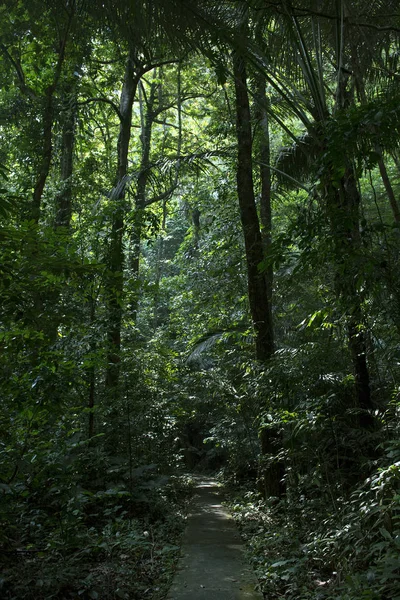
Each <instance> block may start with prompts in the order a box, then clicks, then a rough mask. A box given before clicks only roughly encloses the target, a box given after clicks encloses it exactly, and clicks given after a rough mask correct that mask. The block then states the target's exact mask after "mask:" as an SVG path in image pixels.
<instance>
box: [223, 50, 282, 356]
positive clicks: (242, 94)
mask: <svg viewBox="0 0 400 600" xmlns="http://www.w3.org/2000/svg"><path fill="white" fill-rule="evenodd" d="M233 72H234V77H235V93H236V135H237V141H238V165H237V192H238V199H239V207H240V218H241V222H242V229H243V235H244V243H245V249H246V262H247V282H248V295H249V304H250V311H251V317H252V320H253V327H254V331H255V337H256V357H257V359H259V360H261V361H266V360H268V359H269V358H270V357H271V356H272V354H273V352H274V340H273V328H272V320H271V310H270V303H269V300H268V291H267V285H266V280H265V277H264V275H263V273H262V272H261V271H260V265H261V263H262V261H263V257H264V253H263V244H262V238H261V232H260V223H259V219H258V214H257V207H256V202H255V196H254V185H253V164H252V132H251V119H250V106H249V98H248V92H247V75H246V67H245V62H244V59H243V57H241V56H240V55H238V54H237V53H235V55H234V58H233Z"/></svg>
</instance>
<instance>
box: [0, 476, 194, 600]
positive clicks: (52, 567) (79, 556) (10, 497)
mask: <svg viewBox="0 0 400 600" xmlns="http://www.w3.org/2000/svg"><path fill="white" fill-rule="evenodd" d="M148 467H150V468H145V469H140V468H139V469H137V470H136V479H135V483H136V486H135V491H134V493H131V492H129V491H128V490H126V489H123V487H122V486H116V487H108V488H107V489H104V490H98V491H97V492H93V491H90V490H88V489H83V488H82V487H81V486H77V487H75V488H74V487H73V486H71V485H70V481H66V482H65V487H64V489H60V487H57V488H56V487H53V488H52V487H49V488H48V489H47V490H43V489H41V490H36V493H35V494H32V493H30V498H29V502H27V501H26V490H24V489H23V486H21V485H16V486H4V485H3V486H2V490H1V491H2V497H1V505H0V507H1V513H2V531H1V538H2V539H1V541H2V546H3V548H4V550H3V552H2V556H3V560H2V563H3V564H2V575H1V578H0V595H1V598H4V600H16V599H18V600H20V599H27V600H28V599H31V600H50V599H53V598H54V599H55V598H57V599H63V600H64V599H65V600H67V599H72V598H73V599H76V598H82V600H88V599H91V600H93V599H94V600H95V599H99V600H114V599H120V598H121V599H124V598H125V599H128V598H129V599H130V600H144V599H145V598H149V599H150V598H151V599H153V600H156V599H157V598H162V597H164V596H165V593H166V590H167V589H168V586H169V585H170V582H171V577H172V575H173V572H174V567H175V564H176V561H177V558H178V555H179V541H180V535H181V533H182V530H183V527H184V523H185V507H186V503H187V500H188V498H189V496H190V490H191V484H190V480H189V479H187V478H185V477H173V476H172V477H169V478H166V477H160V476H157V475H155V474H154V469H153V468H151V465H149V466H148ZM153 467H155V465H153ZM10 507H12V512H13V515H10V514H9V513H8V512H7V508H8V509H9V508H10Z"/></svg>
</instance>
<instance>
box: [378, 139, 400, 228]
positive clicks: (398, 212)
mask: <svg viewBox="0 0 400 600" xmlns="http://www.w3.org/2000/svg"><path fill="white" fill-rule="evenodd" d="M377 152H379V155H380V158H379V160H378V167H379V172H380V174H381V177H382V181H383V185H384V186H385V190H386V193H387V195H388V198H389V202H390V206H391V209H392V212H393V217H394V220H395V221H396V223H400V209H399V205H398V202H397V198H396V196H395V194H394V191H393V187H392V184H391V181H390V178H389V175H388V172H387V169H386V165H385V163H384V160H383V156H382V152H381V150H380V148H379V147H377Z"/></svg>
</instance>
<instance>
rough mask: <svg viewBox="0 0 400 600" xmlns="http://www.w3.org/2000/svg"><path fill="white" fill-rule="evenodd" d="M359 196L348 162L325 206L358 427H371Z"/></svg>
mask: <svg viewBox="0 0 400 600" xmlns="http://www.w3.org/2000/svg"><path fill="white" fill-rule="evenodd" d="M359 206H360V195H359V191H358V187H357V181H356V179H355V176H354V172H353V168H352V166H350V165H347V167H346V171H345V174H344V176H343V178H342V180H341V183H340V188H339V189H335V188H331V189H330V192H328V193H327V208H328V216H329V219H330V226H331V231H332V236H333V239H334V243H335V256H336V267H337V274H336V284H335V287H336V293H337V296H338V300H339V302H340V304H341V305H342V309H343V311H344V312H345V313H346V314H347V333H348V343H349V350H350V355H351V359H352V364H353V371H354V377H355V384H356V385H355V391H356V399H357V407H358V408H359V409H360V416H359V425H360V427H363V428H366V429H371V428H373V427H374V418H373V416H372V414H371V410H372V409H373V408H374V406H373V402H372V399H371V389H370V377H369V370H368V362H367V347H366V341H365V334H364V330H363V316H362V315H363V311H362V306H361V305H362V299H361V297H360V292H359V290H358V289H357V280H358V274H359V261H360V256H361V254H362V247H361V236H360V229H359V220H360V216H359Z"/></svg>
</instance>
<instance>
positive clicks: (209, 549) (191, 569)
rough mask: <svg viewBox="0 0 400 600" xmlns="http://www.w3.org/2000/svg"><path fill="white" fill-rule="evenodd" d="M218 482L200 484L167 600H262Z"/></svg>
mask: <svg viewBox="0 0 400 600" xmlns="http://www.w3.org/2000/svg"><path fill="white" fill-rule="evenodd" d="M256 584H257V580H256V578H255V575H254V573H253V571H252V570H251V568H250V567H249V566H248V565H247V563H246V562H245V560H244V557H243V545H242V541H241V539H240V536H239V534H238V531H237V529H236V525H235V523H234V521H233V519H232V517H231V516H230V515H229V513H228V512H227V511H226V510H225V509H224V508H223V507H222V505H221V494H220V491H219V488H218V485H217V483H216V481H215V480H212V479H203V480H199V483H198V485H197V488H196V495H195V498H194V500H193V501H192V506H191V511H190V514H189V518H188V525H187V529H186V533H185V535H184V539H183V545H182V553H181V559H180V561H179V564H178V571H177V574H176V575H175V579H174V581H173V584H172V587H171V590H170V592H169V595H168V596H167V600H262V598H263V596H262V594H260V592H256V591H255V586H256Z"/></svg>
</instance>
